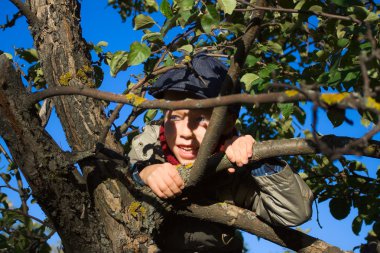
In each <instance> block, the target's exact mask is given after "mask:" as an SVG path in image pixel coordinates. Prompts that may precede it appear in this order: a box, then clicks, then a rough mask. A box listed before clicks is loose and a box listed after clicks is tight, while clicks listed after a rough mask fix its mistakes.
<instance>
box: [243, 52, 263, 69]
mask: <svg viewBox="0 0 380 253" xmlns="http://www.w3.org/2000/svg"><path fill="white" fill-rule="evenodd" d="M259 60H260V58H258V57H255V56H253V55H248V56H247V59H246V60H245V64H246V65H247V66H248V67H252V66H255V64H256V63H257V62H258V61H259Z"/></svg>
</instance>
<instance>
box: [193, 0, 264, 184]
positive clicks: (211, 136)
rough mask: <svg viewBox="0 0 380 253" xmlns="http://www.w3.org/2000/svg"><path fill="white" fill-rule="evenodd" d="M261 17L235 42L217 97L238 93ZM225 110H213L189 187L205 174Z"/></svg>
mask: <svg viewBox="0 0 380 253" xmlns="http://www.w3.org/2000/svg"><path fill="white" fill-rule="evenodd" d="M265 4H266V3H265V1H258V5H259V6H262V5H265ZM263 16H264V12H263V11H259V12H258V13H255V15H252V19H251V21H250V24H248V28H247V30H246V32H245V34H244V35H243V36H242V39H241V40H239V41H238V42H237V44H238V45H237V51H236V53H235V55H234V57H232V58H231V64H230V68H229V70H228V73H227V76H226V79H225V80H224V82H223V84H222V89H221V91H220V93H219V96H221V95H226V94H232V93H236V90H237V88H239V91H240V87H239V82H238V79H239V74H240V71H241V69H242V67H243V65H244V62H245V59H246V57H247V54H248V52H249V49H250V48H251V45H252V43H253V41H254V40H255V38H256V36H257V34H258V31H259V28H260V25H261V21H262V18H263ZM227 109H228V108H227V106H221V107H216V108H214V109H213V112H212V115H211V118H210V123H209V125H208V127H207V131H206V134H205V137H204V139H203V141H202V145H201V146H200V148H199V151H198V155H197V159H196V160H195V163H194V166H193V169H192V170H191V173H190V180H189V185H190V186H195V185H196V184H198V183H199V182H200V181H201V180H202V178H203V177H204V175H205V174H206V168H207V167H206V164H207V158H208V157H209V156H210V155H211V154H212V153H213V152H214V150H215V147H216V145H217V143H218V141H219V138H220V136H221V134H222V132H223V130H224V128H225V124H226V121H225V120H224V119H225V118H226V116H227Z"/></svg>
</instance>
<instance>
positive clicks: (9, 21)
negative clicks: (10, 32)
mask: <svg viewBox="0 0 380 253" xmlns="http://www.w3.org/2000/svg"><path fill="white" fill-rule="evenodd" d="M20 17H22V13H21V12H20V11H19V12H17V13H16V14H14V15H13V17H12V19H11V20H8V15H7V22H6V23H5V24H4V25H0V29H3V30H5V29H6V28H8V27H12V26H14V25H15V24H16V20H17V19H19V18H20Z"/></svg>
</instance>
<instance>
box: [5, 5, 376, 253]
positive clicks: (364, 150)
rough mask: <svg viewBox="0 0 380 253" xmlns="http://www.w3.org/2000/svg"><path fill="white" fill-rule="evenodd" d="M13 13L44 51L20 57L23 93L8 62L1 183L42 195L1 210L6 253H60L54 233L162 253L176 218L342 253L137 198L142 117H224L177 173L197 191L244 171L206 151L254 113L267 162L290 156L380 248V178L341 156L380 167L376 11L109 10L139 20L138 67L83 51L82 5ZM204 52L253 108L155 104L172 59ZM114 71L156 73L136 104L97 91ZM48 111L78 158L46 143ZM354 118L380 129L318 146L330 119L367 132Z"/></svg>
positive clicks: (69, 239)
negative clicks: (223, 66)
mask: <svg viewBox="0 0 380 253" xmlns="http://www.w3.org/2000/svg"><path fill="white" fill-rule="evenodd" d="M11 2H12V3H13V4H14V5H15V6H17V7H18V9H19V13H16V14H14V15H13V17H12V19H11V20H9V22H7V23H6V24H4V25H2V28H3V29H11V28H10V27H11V26H12V25H13V24H14V23H15V22H17V19H18V18H19V17H21V16H25V17H26V18H27V20H28V23H29V25H30V32H31V35H32V36H33V40H34V46H35V49H19V50H18V54H19V55H20V57H22V58H23V59H25V61H26V62H28V63H29V64H28V65H27V68H26V71H25V73H27V74H25V75H24V76H23V77H24V82H23V80H22V79H21V75H20V71H19V70H17V69H18V66H17V65H16V64H15V63H14V62H12V61H11V60H9V57H10V55H9V54H6V53H3V54H2V55H1V56H0V61H1V63H0V66H1V68H0V72H1V74H0V125H1V128H0V136H1V137H2V138H3V139H4V141H5V142H6V145H7V147H8V149H9V150H10V154H11V156H7V159H9V161H10V170H9V171H10V173H8V174H5V173H4V174H2V178H3V179H4V181H5V182H6V183H8V181H9V174H11V176H14V177H16V178H17V177H20V171H21V172H22V174H23V175H24V177H25V178H26V180H27V181H28V184H29V186H30V189H31V193H30V192H28V191H27V190H26V189H25V187H24V186H23V185H19V189H15V190H17V191H18V192H19V193H20V195H22V199H24V200H25V201H24V202H23V204H22V206H21V208H20V209H10V208H9V206H8V204H7V201H6V199H5V197H6V196H5V195H4V194H2V195H1V196H0V197H1V201H2V202H1V203H2V206H1V211H2V222H3V224H2V226H3V227H4V228H7V230H6V234H2V235H1V237H0V240H1V242H2V245H4V246H3V247H8V248H9V249H13V250H20V251H22V250H25V249H29V250H31V249H34V250H40V251H43V250H48V249H47V248H48V246H47V245H46V243H45V240H44V239H45V238H46V237H47V235H46V232H45V227H51V228H52V229H54V230H55V231H57V232H58V234H59V236H60V237H61V239H62V243H63V246H64V250H65V251H67V252H154V251H155V247H156V246H155V244H154V236H155V234H156V232H157V230H158V229H159V225H160V223H161V222H162V219H163V217H164V215H165V214H167V213H170V212H176V213H178V214H181V215H187V216H194V217H197V218H202V219H206V220H212V221H216V222H220V223H224V224H230V225H231V219H232V220H233V221H234V222H233V224H232V225H233V226H235V227H237V228H240V229H243V230H246V231H248V232H251V233H254V234H257V235H259V236H261V237H264V238H267V239H269V240H271V241H273V242H275V243H278V244H280V245H283V246H285V247H288V248H290V249H293V250H296V251H300V252H320V251H331V252H332V251H334V250H335V251H334V252H340V250H339V249H336V248H334V247H333V246H331V245H328V244H326V243H325V242H323V241H320V240H317V239H316V238H312V237H310V236H307V235H305V234H303V233H301V232H298V231H296V230H291V229H286V228H272V227H271V226H269V225H267V224H265V223H263V222H261V221H260V220H259V219H256V217H255V214H254V213H252V212H249V211H247V210H243V209H240V208H238V207H235V206H231V205H228V204H225V205H218V204H215V203H210V205H208V206H201V205H197V203H196V202H194V203H190V204H188V205H187V206H186V209H183V208H176V207H178V204H179V205H181V204H182V205H183V203H182V202H181V201H179V202H180V203H167V202H163V201H161V200H159V199H157V198H155V196H154V195H153V194H152V193H151V192H150V191H149V190H148V189H141V188H139V187H137V186H136V185H135V184H134V183H133V181H132V180H131V178H130V176H129V175H128V172H127V171H128V163H127V159H128V158H127V157H126V154H127V151H128V144H129V141H130V139H131V137H132V136H133V134H129V135H127V138H125V135H126V134H128V133H130V132H134V133H136V131H134V130H135V129H136V128H135V127H134V126H133V121H134V119H135V118H136V117H137V116H138V115H140V114H142V113H144V112H145V111H146V112H145V119H146V121H150V120H152V119H153V118H154V116H153V115H154V114H155V109H156V108H169V109H173V108H191V107H214V106H218V107H215V109H214V112H213V118H212V122H211V123H210V127H209V130H208V131H207V132H208V133H207V136H206V139H205V141H204V143H205V144H206V145H202V148H201V150H200V155H199V157H198V159H197V161H196V163H195V164H194V166H193V168H192V170H191V173H190V174H189V170H183V169H180V170H181V173H183V177H184V178H185V179H186V180H187V185H188V186H196V184H197V183H198V182H199V181H200V180H201V179H202V178H203V177H204V175H205V174H206V172H207V174H208V173H213V172H214V171H215V169H214V168H215V167H216V166H211V165H209V164H208V162H209V163H211V164H214V165H215V164H217V165H218V166H217V170H221V169H225V168H228V166H231V164H228V161H225V160H223V159H222V160H220V157H214V158H213V159H210V160H209V161H207V159H206V157H209V155H210V152H211V150H212V149H210V150H207V148H208V147H212V146H213V145H214V143H215V140H216V139H217V137H218V133H219V130H220V129H221V126H222V124H221V122H222V119H223V115H225V113H226V110H225V108H226V107H225V106H226V105H228V104H231V103H242V104H245V105H246V111H245V113H244V114H243V115H242V117H241V119H240V126H241V131H242V132H243V133H249V134H251V135H254V136H255V138H257V139H260V140H268V139H271V140H272V141H267V142H262V143H260V144H258V145H256V146H255V157H254V159H262V158H264V157H268V156H269V157H270V156H284V158H285V159H287V160H288V162H289V163H290V164H291V165H292V167H293V168H303V171H300V173H302V175H303V176H304V179H305V180H306V181H307V183H308V184H309V185H310V186H311V187H312V189H313V191H314V193H315V195H316V196H317V197H318V201H326V200H330V209H331V213H332V214H333V216H334V217H336V218H338V219H342V218H344V217H346V216H347V215H348V213H349V212H350V211H351V209H352V207H354V208H356V209H358V212H359V215H358V216H357V217H356V218H355V220H354V221H353V231H354V232H355V233H358V232H359V231H360V229H361V226H362V224H363V223H366V224H372V225H373V231H372V232H371V233H370V234H369V235H368V237H367V238H368V241H369V244H368V245H366V246H363V247H362V250H363V252H365V251H366V250H367V252H369V251H368V250H369V248H371V247H372V245H374V243H376V242H377V241H378V240H379V234H380V232H379V222H380V221H379V218H378V211H379V206H380V203H379V200H378V196H379V192H380V189H379V182H378V181H379V176H380V175H379V173H378V172H377V174H376V176H377V178H373V177H371V176H369V174H368V170H367V168H366V167H365V166H364V165H363V164H361V163H358V162H355V161H351V160H349V159H348V158H347V157H344V156H343V155H346V154H356V155H364V156H371V157H376V158H378V157H379V156H380V155H379V143H378V142H376V141H373V140H372V138H373V137H374V135H375V134H376V133H377V132H378V131H379V126H378V115H379V111H380V105H379V103H378V102H377V101H378V100H379V98H378V96H379V95H378V92H379V90H378V88H377V83H378V71H379V60H380V51H379V49H378V45H379V41H378V35H379V23H378V20H379V17H378V8H379V6H378V5H377V4H376V3H375V2H373V1H369V2H365V3H364V2H361V1H354V2H352V1H350V2H348V1H343V0H333V1H302V0H301V1H295V2H293V1H278V2H271V1H257V2H255V1H251V2H246V1H242V0H238V1H236V0H218V1H211V0H210V1H209V0H205V1H195V0H182V1H179V0H177V1H173V2H171V3H170V2H168V1H167V0H163V1H161V2H160V5H158V3H157V2H156V1H153V0H145V1H138V0H135V1H109V5H111V6H113V7H114V8H115V9H116V10H118V12H119V13H120V15H121V17H122V19H127V18H133V20H134V28H135V29H136V30H143V31H144V35H143V36H142V38H141V40H140V41H136V42H135V43H133V44H132V45H131V47H130V50H129V51H128V52H125V51H117V52H106V51H105V50H106V49H105V46H106V44H105V43H104V42H103V43H99V44H97V45H94V44H90V43H88V42H86V41H85V40H84V38H83V37H82V34H81V27H80V22H79V21H80V3H79V2H78V1H64V0H61V1H54V3H46V1H39V0H29V1H26V2H21V1H19V0H11ZM150 13H152V14H154V15H163V16H164V18H163V19H162V22H163V23H162V24H159V25H161V26H158V25H157V27H154V26H155V25H156V24H157V22H159V21H155V20H154V19H153V18H152V17H151V14H150ZM150 29H151V30H150ZM179 29H181V31H180V32H179V33H178V34H179V35H178V36H177V37H175V38H173V39H172V40H171V41H170V42H165V41H166V40H167V39H166V37H167V36H166V35H167V33H168V32H169V31H177V30H179ZM204 49H208V50H209V52H211V53H213V54H214V55H218V56H222V57H225V59H226V61H227V62H228V63H229V65H230V69H229V78H227V79H226V81H225V83H224V87H225V90H224V91H225V92H224V93H223V94H222V95H228V94H229V90H232V89H231V87H232V86H233V85H236V84H237V83H238V81H239V80H240V82H241V84H242V87H243V90H244V92H245V93H244V94H240V95H237V94H235V95H230V96H225V97H223V98H222V99H220V100H217V99H210V100H202V101H184V102H183V101H180V102H170V103H166V102H165V103H164V102H163V101H149V100H146V99H144V96H145V92H144V89H142V87H147V86H149V84H151V83H152V82H153V81H154V80H155V78H156V77H157V75H159V74H161V73H163V72H165V71H167V70H168V69H171V68H177V67H181V66H182V64H187V63H186V61H184V62H182V63H180V64H175V58H177V57H178V56H179V55H185V56H186V57H191V56H192V55H193V54H194V53H195V52H198V51H200V50H204ZM186 57H185V59H186ZM104 64H106V65H108V66H109V68H110V73H111V75H117V74H118V73H119V72H121V71H123V70H125V69H127V68H129V67H131V66H135V65H139V64H143V65H144V71H143V75H136V76H135V78H134V79H132V80H130V82H129V83H128V87H127V89H126V91H125V92H124V95H117V94H111V93H108V92H101V91H99V90H98V89H97V88H99V86H100V85H101V83H102V78H103V75H104V73H103V69H104V68H103V67H104ZM110 101H114V102H118V103H120V104H119V105H118V106H117V107H116V108H113V112H112V113H111V114H110V115H106V114H105V112H104V107H106V106H108V102H110ZM305 101H309V103H310V104H312V110H311V113H312V114H313V125H312V129H306V128H305V129H303V133H302V134H303V136H305V137H306V138H305V139H296V140H294V139H290V138H293V137H295V133H296V132H295V129H294V126H295V124H296V125H300V126H303V125H304V123H305V116H306V113H307V112H306V108H305V106H303V105H302V103H303V102H305ZM105 102H106V103H105ZM49 104H50V105H49ZM124 104H129V105H131V106H134V109H133V111H132V114H131V115H130V116H129V117H128V118H127V119H126V120H125V123H124V124H122V125H120V126H115V125H114V120H115V118H117V117H118V114H119V112H120V110H121V108H122V107H123V105H124ZM51 106H54V108H55V110H56V111H57V114H58V116H59V118H60V121H61V124H62V126H63V128H64V131H65V134H66V138H67V141H68V143H69V144H70V147H71V152H64V151H63V150H62V149H61V148H60V147H59V146H58V145H57V144H56V143H55V141H54V140H53V139H52V138H51V136H50V135H49V134H48V133H47V132H46V131H45V130H44V125H45V124H46V120H48V115H49V111H50V110H49V108H51ZM46 108H47V109H46ZM349 108H350V109H353V110H356V111H357V112H358V113H359V114H360V115H361V116H362V118H363V120H362V123H363V124H364V123H367V124H369V125H370V126H371V128H370V130H369V131H368V133H366V134H365V135H364V136H357V138H356V139H353V138H348V137H344V136H340V137H337V136H319V135H318V132H317V124H318V119H319V118H320V116H319V115H320V113H321V112H325V113H326V114H327V116H328V118H329V120H330V121H331V123H332V124H333V125H334V126H339V125H341V124H361V123H358V122H352V121H351V120H350V118H349V116H347V114H346V112H347V110H348V109H349ZM146 109H147V110H146ZM130 130H132V131H130ZM210 133H213V134H214V135H211V134H210ZM3 153H6V152H5V151H3ZM317 153H318V154H317ZM300 155H302V156H300ZM333 161H336V162H335V163H333ZM337 164H339V165H337ZM205 168H207V171H206V170H205ZM210 170H211V171H210ZM208 175H209V174H208ZM8 187H9V185H8ZM189 188H191V187H189ZM30 194H32V195H33V197H34V198H35V199H36V200H37V202H38V204H39V205H40V206H41V208H42V209H43V211H44V212H45V213H46V215H47V217H48V221H41V225H42V226H40V227H37V228H33V227H32V226H31V225H30V224H31V221H30V218H31V217H28V210H27V204H26V200H27V199H28V198H29V197H30ZM189 194H191V192H190V193H189ZM226 210H230V211H231V212H226ZM16 214H17V215H16ZM208 214H212V215H211V216H210V215H208ZM247 224H249V226H247ZM15 232H17V233H16V235H15ZM20 235H21V236H22V237H23V238H25V240H24V241H23V242H24V243H23V244H20V243H17V242H20V241H22V240H20V238H21V237H20ZM9 238H14V240H13V239H12V240H9Z"/></svg>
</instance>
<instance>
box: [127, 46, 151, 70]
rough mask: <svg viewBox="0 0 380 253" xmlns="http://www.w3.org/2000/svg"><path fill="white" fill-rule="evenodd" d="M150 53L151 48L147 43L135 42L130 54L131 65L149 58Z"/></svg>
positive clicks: (129, 62)
mask: <svg viewBox="0 0 380 253" xmlns="http://www.w3.org/2000/svg"><path fill="white" fill-rule="evenodd" d="M150 53H151V52H150V48H149V47H148V46H147V45H145V44H141V43H138V42H133V43H132V44H131V47H130V52H129V54H128V64H129V65H130V66H133V65H138V64H140V63H142V62H144V61H145V60H146V59H148V58H149V56H150Z"/></svg>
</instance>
